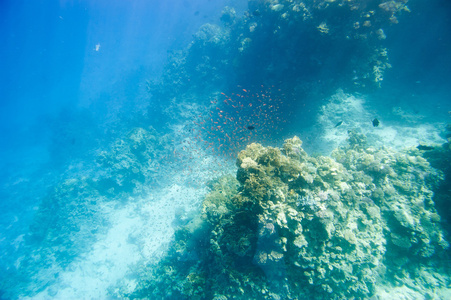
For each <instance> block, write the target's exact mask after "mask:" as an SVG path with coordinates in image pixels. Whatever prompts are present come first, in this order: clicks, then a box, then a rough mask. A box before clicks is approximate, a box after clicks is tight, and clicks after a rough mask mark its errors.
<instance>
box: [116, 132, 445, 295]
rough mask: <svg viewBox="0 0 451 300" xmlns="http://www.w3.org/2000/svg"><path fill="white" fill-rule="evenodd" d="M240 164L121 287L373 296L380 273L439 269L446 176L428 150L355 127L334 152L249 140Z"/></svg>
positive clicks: (159, 291) (291, 142) (403, 275)
mask: <svg viewBox="0 0 451 300" xmlns="http://www.w3.org/2000/svg"><path fill="white" fill-rule="evenodd" d="M237 166H238V171H237V176H236V179H234V178H233V177H230V176H228V177H223V178H221V179H220V180H218V181H217V182H215V183H212V185H211V187H212V192H211V193H210V194H209V195H208V196H207V197H206V198H205V200H204V202H203V209H202V213H201V215H200V216H199V217H197V218H195V219H193V220H192V221H191V222H190V224H188V225H187V226H185V227H182V228H180V229H179V230H178V231H177V232H176V238H175V241H174V242H173V244H172V246H171V248H170V249H171V250H170V252H169V254H168V256H167V258H166V259H163V260H162V261H161V262H160V263H159V264H158V265H149V264H143V265H142V266H141V271H140V272H141V273H140V274H139V276H140V278H141V280H140V281H139V284H138V286H137V288H136V289H135V290H134V291H133V292H131V293H125V294H124V293H122V294H121V292H118V295H120V296H121V297H126V298H129V299H135V298H165V299H229V298H234V299H297V298H299V297H301V296H304V297H307V298H311V299H313V298H314V299H364V298H368V297H371V296H372V295H374V294H375V293H376V290H377V282H378V281H380V280H384V279H387V278H390V279H391V280H394V281H395V282H396V283H399V284H403V283H404V280H410V279H409V278H410V276H416V275H415V274H417V273H418V270H420V269H422V268H423V266H426V265H427V266H429V267H431V266H436V267H437V269H438V266H439V265H440V262H439V259H440V257H442V256H443V255H444V253H445V249H447V248H448V243H447V242H446V241H445V238H444V233H443V230H442V228H441V225H440V216H439V214H438V213H437V211H436V209H435V207H434V201H433V196H434V193H433V189H434V188H435V187H436V186H437V184H438V183H439V182H440V181H441V180H442V175H441V173H440V172H439V171H436V170H435V169H433V168H432V167H431V166H430V165H429V163H428V162H427V161H426V160H425V159H424V158H422V157H421V156H420V155H415V154H413V153H409V152H394V151H391V150H389V149H385V148H381V149H377V150H376V149H374V148H372V147H370V146H369V145H367V142H366V137H365V136H363V135H361V134H358V133H355V132H349V139H348V146H346V147H343V148H339V149H336V150H335V151H334V152H333V153H332V156H331V157H325V156H318V157H312V156H309V155H308V154H307V153H306V152H305V151H304V150H303V149H302V142H301V140H300V139H299V138H297V137H294V138H291V139H288V140H286V141H285V144H284V145H283V148H281V149H279V148H273V147H263V146H262V145H260V144H255V143H253V144H250V145H248V146H247V148H246V149H245V150H243V151H241V152H240V153H239V154H238V158H237ZM420 285H421V284H420ZM428 288H429V287H428V286H427V284H426V283H424V285H423V286H419V287H418V289H419V290H422V289H424V290H427V289H428ZM118 291H120V289H119V290H118Z"/></svg>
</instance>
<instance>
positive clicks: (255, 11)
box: [252, 9, 261, 17]
mask: <svg viewBox="0 0 451 300" xmlns="http://www.w3.org/2000/svg"><path fill="white" fill-rule="evenodd" d="M252 14H253V15H254V16H255V17H260V16H261V13H260V11H259V10H258V9H256V10H254V11H253V12H252Z"/></svg>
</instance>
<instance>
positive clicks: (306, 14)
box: [149, 0, 409, 105]
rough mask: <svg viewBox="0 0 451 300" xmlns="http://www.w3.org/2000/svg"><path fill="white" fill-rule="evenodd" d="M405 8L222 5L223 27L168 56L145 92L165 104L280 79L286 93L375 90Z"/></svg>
mask: <svg viewBox="0 0 451 300" xmlns="http://www.w3.org/2000/svg"><path fill="white" fill-rule="evenodd" d="M406 4H407V0H402V1H387V2H384V3H381V1H375V0H371V1H363V2H362V1H301V0H271V1H269V0H268V1H261V0H250V1H249V3H248V8H249V9H248V11H246V12H245V13H244V15H238V14H237V13H236V12H235V10H234V9H233V8H231V7H225V8H224V10H223V13H222V16H221V18H220V20H221V22H222V24H219V25H217V24H204V25H203V26H202V27H201V28H200V29H199V31H198V32H197V33H196V34H195V35H194V40H193V42H192V43H190V44H189V46H188V47H187V49H186V50H184V51H180V52H177V53H174V54H173V55H172V57H170V61H169V63H168V64H167V65H166V67H165V70H164V72H163V76H162V79H161V80H160V81H159V82H149V91H150V92H151V94H152V95H153V97H154V98H155V101H159V102H161V104H162V105H163V104H164V103H167V100H169V99H173V98H174V97H175V98H178V101H177V102H180V101H181V100H182V99H183V98H186V95H185V96H182V95H184V94H186V93H188V94H189V93H190V92H193V91H196V92H197V93H206V94H207V95H208V93H210V92H211V91H221V90H222V91H225V92H226V93H228V92H229V91H230V90H231V89H233V88H234V87H236V85H241V86H245V87H249V88H251V87H257V86H260V84H261V83H262V82H264V83H265V84H266V85H272V84H280V83H281V82H283V83H284V84H285V85H287V86H285V87H284V90H287V91H288V90H289V89H293V88H295V87H296V88H302V89H308V88H309V85H310V84H311V83H315V85H318V84H323V85H324V86H325V88H326V87H327V88H328V89H330V90H335V89H337V88H338V87H343V84H344V85H346V86H352V87H353V88H363V87H379V86H380V85H381V83H382V81H383V77H384V76H383V75H384V72H385V71H386V70H387V69H388V68H390V67H391V65H390V64H389V60H388V59H389V57H388V56H389V53H388V50H387V49H385V48H384V46H383V41H384V40H385V39H386V37H387V35H386V34H387V33H386V32H387V29H388V28H389V27H390V26H392V25H393V24H394V23H397V22H398V21H399V20H398V17H399V16H400V15H402V14H404V13H408V12H409V9H408V8H407V6H406ZM198 95H199V94H198ZM197 98H198V99H199V101H201V100H200V99H202V97H197Z"/></svg>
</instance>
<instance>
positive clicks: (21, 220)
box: [0, 0, 451, 299]
mask: <svg viewBox="0 0 451 300" xmlns="http://www.w3.org/2000/svg"><path fill="white" fill-rule="evenodd" d="M279 2H280V3H279ZM279 2H277V1H263V0H262V1H260V0H250V1H246V0H216V1H212V0H196V1H194V0H165V1H163V0H161V1H156V0H154V1H145V0H136V1H117V0H116V1H106V0H101V1H85V0H80V1H63V0H62V1H53V2H52V1H43V0H39V1H22V0H18V1H10V0H4V1H2V3H1V4H0V24H1V25H0V40H1V41H2V42H1V44H2V46H1V47H0V57H1V59H0V70H1V71H0V135H1V136H0V250H1V251H0V268H1V269H0V299H23V298H27V299H51V298H54V299H80V298H79V297H80V295H85V296H83V297H86V299H107V297H111V299H116V298H114V297H118V296H117V295H118V293H116V294H115V292H114V288H115V287H117V286H121V284H120V282H121V280H122V279H123V278H127V280H128V279H130V278H131V277H133V276H137V277H136V278H140V277H139V276H138V275H136V274H133V272H132V271H131V270H133V264H136V263H138V261H137V260H135V259H130V255H135V256H136V257H137V256H139V257H141V258H142V260H141V261H140V264H146V263H149V264H152V263H155V262H156V261H158V259H160V258H161V257H164V255H165V251H166V250H167V249H168V247H170V246H168V245H169V243H170V242H171V241H172V240H173V233H174V230H176V229H177V228H178V227H179V226H183V225H186V224H187V223H188V222H189V221H190V220H191V219H193V218H194V219H195V217H194V216H196V214H198V213H199V211H200V208H201V202H202V199H203V197H204V196H205V194H206V193H207V192H208V188H211V185H209V182H210V181H211V180H213V179H217V178H218V177H219V176H221V175H225V174H232V175H234V176H235V175H236V166H235V159H236V155H237V153H238V151H240V150H243V149H244V148H245V146H246V145H247V144H249V143H251V142H258V143H262V144H263V145H264V146H274V147H280V146H281V145H282V142H283V140H284V139H287V138H290V137H292V136H293V135H298V136H300V138H301V139H302V140H303V142H304V144H303V147H304V149H305V150H306V151H307V152H308V153H309V154H311V155H319V154H322V155H329V154H330V153H331V151H332V150H333V149H334V148H336V147H339V146H341V145H343V143H345V139H346V136H347V129H351V127H352V128H359V129H361V130H362V131H363V132H364V133H365V134H368V136H369V140H370V141H372V142H374V146H375V147H381V146H387V147H392V148H393V149H396V151H401V150H402V149H403V148H408V147H413V148H415V147H417V146H418V145H420V144H424V145H428V146H431V147H432V146H433V147H441V145H442V144H446V143H447V142H449V141H447V138H449V135H450V134H451V132H449V131H447V126H449V124H450V123H451V100H450V99H451V86H450V82H451V5H450V3H449V1H446V0H432V1H421V0H410V1H391V2H397V3H406V5H407V6H408V10H410V12H407V11H406V10H403V11H399V12H397V13H396V21H395V20H393V19H392V20H391V21H388V16H387V14H389V13H388V12H382V10H383V9H382V8H380V7H379V6H378V5H379V4H381V3H389V2H390V1H387V2H384V1H371V0H370V1H355V2H356V3H359V5H360V4H361V5H360V6H359V8H358V9H357V11H360V10H362V11H365V10H366V9H368V10H371V8H373V9H374V10H375V11H376V17H378V18H379V16H381V17H380V19H376V17H368V20H371V21H372V23H368V24H371V25H368V24H367V25H368V26H367V25H364V23H363V21H362V20H365V17H362V16H360V17H359V18H361V19H359V24H358V25H356V24H355V22H350V21H349V20H351V19H352V18H354V17H355V16H356V14H354V13H353V11H354V10H350V11H347V10H346V9H342V8H341V7H338V8H333V9H332V8H330V7H334V6H333V5H336V3H333V2H334V1H315V3H316V4H318V3H322V4H323V5H324V6H323V7H322V8H321V9H318V10H315V13H314V14H313V16H312V18H311V19H308V20H306V21H305V22H304V23H302V22H301V21H300V19H299V18H300V17H299V14H301V13H302V11H301V12H298V11H296V12H294V11H293V10H291V11H288V13H287V14H286V15H282V12H284V11H285V10H286V9H287V7H291V6H289V5H293V3H301V1H294V2H290V1H282V0H281V1H279ZM305 2H306V3H307V4H308V5H310V4H312V3H313V1H308V0H306V1H305ZM335 2H337V3H338V2H344V3H345V2H347V1H335ZM316 4H315V5H316ZM270 5H272V6H271V7H272V8H271V9H269V8H268V7H270ZM277 5H282V6H277ZM283 5H284V6H283ZM329 5H330V7H329ZM347 5H348V4H345V5H344V6H343V7H347ZM225 6H228V7H233V8H235V11H236V16H235V21H234V22H232V21H231V22H229V21H228V19H227V15H224V14H223V13H222V12H223V9H224V7H225ZM264 7H266V8H268V10H264V9H263V8H264ZM279 9H280V10H279ZM296 14H298V15H297V16H298V17H295V16H296ZM384 14H385V15H384ZM221 16H223V17H221ZM224 16H226V18H224ZM382 16H383V17H382ZM296 18H297V19H296ZM301 19H302V18H301ZM243 20H245V21H243ZM356 20H357V19H356ZM240 22H241V23H240ZM322 22H325V24H328V26H330V27H329V28H328V29H327V30H326V31H327V32H326V31H325V32H323V33H321V34H320V33H318V32H319V30H320V29H321V28H319V27H320V26H321V24H322ZM205 24H212V25H208V26H205ZM275 24H276V25H275ZM300 24H301V25H300ZM341 25H342V26H341ZM209 26H210V27H209ZM214 26H218V27H214ZM353 26H354V28H357V27H358V29H353ZM371 26H374V28H376V26H381V28H383V34H384V35H385V36H386V37H385V38H376V34H377V33H376V29H375V30H373V29H371V28H372V27H371ZM218 28H221V29H220V30H223V31H220V32H219V34H218V32H216V31H217V30H219V29H218ZM344 28H346V29H344ZM368 28H369V29H368ZM228 29H230V31H228ZM215 30H216V31H215ZM323 30H325V29H323ZM357 30H361V31H359V32H363V33H365V32H367V36H366V37H365V38H361V39H355V40H353V39H354V38H353V37H352V36H351V37H349V38H348V37H345V36H344V33H349V32H357ZM365 30H367V31H365ZM369 32H371V33H369ZM334 35H335V36H334ZM246 36H249V37H250V39H249V40H246V39H245V37H246ZM221 38H222V39H223V40H221ZM215 39H218V40H215ZM350 41H351V42H350ZM362 41H364V42H362ZM371 47H379V48H378V49H382V48H383V49H386V51H387V53H388V60H387V61H385V60H384V59H385V58H384V56H383V55H382V56H381V58H380V60H381V61H383V62H382V63H385V62H388V63H389V64H390V66H391V67H387V68H386V69H384V73H383V80H381V81H377V82H376V81H375V80H373V78H372V77H371V76H373V75H371V74H372V71H373V67H372V66H369V65H368V61H367V59H369V57H371V55H374V53H373V52H371V53H370V50H369V49H372V48H371ZM340 91H341V92H340ZM221 93H222V94H221ZM351 96H352V97H355V99H360V100H362V102H359V101H360V100H358V101H357V102H352V101H351V102H346V101H345V100H346V99H350V98H352V97H351ZM334 97H335V98H334ZM259 99H260V100H261V101H260V100H259ZM334 99H338V100H336V102H334V101H335V100H334ZM331 103H332V104H333V103H338V104H337V106H333V105H332V104H331ZM356 103H360V104H361V105H362V106H361V107H362V108H361V109H360V108H358V107H357V106H355V105H357V104H356ZM360 104H359V105H360ZM240 105H241V106H240ZM340 105H341V107H340ZM232 106H233V107H232ZM270 106H271V108H269V107H270ZM337 107H339V108H340V109H341V108H343V111H341V110H338V109H337ZM359 107H360V106H359ZM335 113H336V114H335ZM374 118H377V119H378V120H379V121H380V123H381V125H380V127H377V128H373V126H372V125H371V121H372V120H373V119H374ZM226 123H227V124H226ZM338 123H340V125H339V126H337V127H336V128H335V127H334V126H335V125H336V124H338ZM218 126H219V127H218ZM221 126H222V127H221ZM136 128H143V129H144V130H146V132H145V133H143V132H142V131H136ZM376 130H381V131H376ZM382 130H387V131H382ZM394 132H396V134H394ZM146 134H148V135H146ZM142 135H144V136H145V138H142V139H140V137H142ZM137 136H138V137H137ZM150 136H152V137H150ZM149 141H151V142H149ZM124 145H125V146H124ZM137 149H138V150H137ZM142 149H145V150H142ZM444 149H446V147H445V148H444ZM135 150H136V152H134V151H135ZM140 151H141V152H140ZM444 151H445V150H444ZM448 151H449V149H448ZM138 152H139V153H141V154H139V153H138ZM137 153H138V154H137ZM143 153H144V154H143ZM444 157H446V153H445V156H444ZM448 157H449V156H448ZM103 159H104V160H103ZM448 165H449V160H443V161H438V162H437V161H435V164H433V166H434V167H435V168H441V170H442V171H443V172H445V180H448V181H445V184H444V185H443V186H441V187H440V188H439V189H441V191H442V192H443V191H444V190H447V191H449V189H448V188H449V186H447V185H446V184H447V183H449V179H450V178H449V175H450V174H451V172H450V170H449V167H448ZM446 175H448V177H446ZM74 182H75V183H74ZM446 182H447V183H446ZM442 194H443V193H442ZM445 194H446V193H445ZM149 199H150V200H149ZM152 201H153V202H152ZM171 201H172V202H171ZM437 201H438V202H437V205H438V207H437V211H438V213H439V214H440V216H441V220H442V225H441V226H442V228H443V230H444V232H445V236H446V237H447V239H448V241H450V236H449V234H448V232H449V230H451V226H450V223H449V222H448V221H450V222H451V216H450V214H451V212H450V210H449V209H448V208H447V206H446V203H447V202H446V201H448V202H449V201H451V200H450V199H449V197H448V198H446V197H445V198H444V199H442V198H441V199H439V200H437ZM149 203H155V208H153V209H151V208H149V207H147V206H145V205H148V204H149ZM171 203H172V204H171ZM135 206H136V207H135ZM141 206H143V207H144V206H145V207H144V208H143V209H142V212H136V211H139V208H137V207H141ZM166 206H167V209H166V208H165V207H166ZM122 212H124V213H123V214H122ZM125 212H127V213H125ZM132 212H134V213H132ZM119 216H122V217H124V216H127V217H124V219H123V220H124V222H118V223H115V220H122V219H120V217H119ZM118 218H119V219H118ZM159 218H161V220H162V221H161V222H162V223H158V224H157V223H152V222H153V220H157V219H159ZM173 219H174V220H173ZM127 220H133V221H130V223H127V222H128V221H127ZM143 220H146V221H143ZM140 221H142V222H144V223H142V226H140V225H139V224H141V223H139V222H140ZM164 222H166V223H164ZM120 224H128V225H127V226H130V227H127V229H128V230H134V231H137V232H140V234H138V233H137V234H136V236H135V235H133V234H130V232H127V238H126V239H124V240H123V241H122V240H121V238H119V237H118V238H117V239H116V242H115V239H114V238H111V237H110V235H112V234H113V233H112V232H119V233H118V236H123V235H121V234H120V233H121V232H122V231H120V229H118V228H120V226H121V225H120ZM130 224H131V225H130ZM167 224H169V227H171V224H172V225H173V226H172V227H171V228H172V229H170V230H169V231H164V230H166V229H162V228H168V226H167ZM174 224H175V225H174ZM124 226H126V225H124ZM146 226H147V227H149V226H155V228H156V229H155V230H154V231H155V232H157V233H155V232H154V233H152V231H150V232H149V231H147V229H143V231H142V232H141V231H140V229H137V228H141V227H146ZM87 227H89V229H87ZM124 230H125V229H124ZM158 232H161V234H159V233H158ZM108 234H110V235H108ZM152 234H154V236H155V238H152ZM113 236H114V235H113ZM144 237H145V238H144ZM119 240H120V242H117V241H119ZM150 241H152V242H150ZM99 242H101V243H102V245H104V248H105V249H112V250H111V251H110V252H108V250H105V251H104V252H101V251H100V250H98V247H97V246H96V245H99ZM119 244H120V245H128V246H127V247H129V248H126V247H125V246H124V247H123V248H122V249H124V248H126V249H128V250H127V251H128V252H127V251H125V250H124V251H125V252H120V251H119V250H117V249H119V248H121V246H120V245H119ZM118 245H119V246H118ZM143 245H144V246H143ZM116 246H117V249H116V248H115V247H116ZM135 246H136V248H134V247H135ZM114 249H116V250H117V251H116V250H114ZM96 251H97V252H96ZM111 253H114V255H116V254H117V253H122V254H117V255H118V256H114V257H115V259H114V263H111V264H112V265H114V266H112V265H107V264H105V263H102V262H101V261H100V260H98V259H97V258H93V257H97V256H99V255H100V256H101V255H110V254H111ZM96 255H97V256H96ZM111 255H113V254H111ZM444 255H445V256H444V257H449V249H448V250H446V251H445V254H444ZM446 255H448V256H446ZM157 258H158V259H157ZM446 263H447V264H448V265H449V260H447V261H446ZM93 266H95V267H93ZM96 268H104V269H105V271H103V273H102V275H99V274H97V275H86V276H85V277H83V276H81V275H80V274H83V272H84V274H86V273H89V272H90V270H93V269H96ZM79 270H82V271H83V272H82V271H80V272H79ZM117 270H121V272H122V273H120V274H121V275H114V274H118V273H117V272H118V271H117ZM113 273H114V274H113ZM130 274H132V275H130ZM71 276H73V280H71ZM115 276H117V277H115ZM121 276H122V277H121ZM96 277H97V278H98V277H104V278H106V279H105V280H101V281H99V283H98V285H97V286H96V285H95V284H93V285H92V286H90V285H89V284H87V283H85V281H84V280H86V282H89V278H96ZM445 277H446V276H445ZM133 278H134V277H133ZM140 279H141V280H144V279H142V278H140ZM124 280H125V279H124ZM447 280H448V290H449V280H450V278H449V277H448V279H447ZM71 281H73V282H76V283H74V284H73V286H71V284H70V282H71ZM136 282H139V279H136ZM68 286H69V287H68ZM121 288H123V286H121ZM445 290H447V289H445ZM128 292H129V293H132V292H133V289H132V288H131V289H129V290H128ZM448 292H449V291H448ZM431 293H432V294H433V292H431ZM124 294H127V293H125V292H124ZM432 294H431V295H432ZM448 295H449V293H448ZM149 297H150V296H149ZM167 297H168V298H170V296H169V295H168V296H167ZM237 297H242V298H239V299H246V297H245V296H237ZM280 297H281V299H283V297H284V294H283V293H281V294H280ZM171 299H173V298H171ZM220 299H222V298H220ZM409 299H414V296H411V298H409Z"/></svg>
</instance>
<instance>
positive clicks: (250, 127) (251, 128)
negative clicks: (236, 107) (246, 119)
mask: <svg viewBox="0 0 451 300" xmlns="http://www.w3.org/2000/svg"><path fill="white" fill-rule="evenodd" d="M247 129H249V130H254V129H255V127H254V126H252V125H249V126H247Z"/></svg>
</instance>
